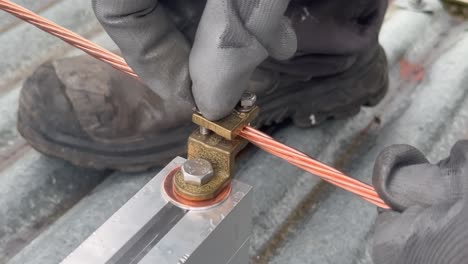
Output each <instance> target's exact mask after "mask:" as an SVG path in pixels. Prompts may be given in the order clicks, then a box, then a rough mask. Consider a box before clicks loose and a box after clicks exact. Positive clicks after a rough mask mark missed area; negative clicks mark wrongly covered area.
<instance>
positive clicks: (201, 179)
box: [182, 159, 214, 186]
mask: <svg viewBox="0 0 468 264" xmlns="http://www.w3.org/2000/svg"><path fill="white" fill-rule="evenodd" d="M182 174H183V175H184V181H185V182H186V183H190V184H194V185H198V186H202V185H204V184H206V183H208V182H209V181H210V180H211V179H212V178H213V175H214V171H213V166H212V165H211V163H210V162H209V161H207V160H204V159H191V160H187V161H186V162H185V163H184V165H182Z"/></svg>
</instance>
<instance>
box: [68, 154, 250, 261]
mask: <svg viewBox="0 0 468 264" xmlns="http://www.w3.org/2000/svg"><path fill="white" fill-rule="evenodd" d="M184 161H185V159H183V158H176V159H175V160H173V161H172V162H171V163H170V164H169V165H167V166H166V167H165V168H164V169H163V170H161V172H160V173H159V174H158V175H156V176H155V177H154V178H153V179H152V180H151V181H150V182H149V183H148V184H146V185H145V186H144V187H143V188H142V189H141V190H140V191H139V192H138V193H137V194H136V195H135V196H133V197H132V198H131V199H130V200H129V201H128V202H127V203H126V204H125V205H124V206H122V207H121V208H120V209H119V210H118V211H117V212H116V213H115V214H114V215H113V216H111V217H110V218H109V219H108V220H107V221H106V222H105V223H104V224H103V225H102V226H101V227H99V228H98V229H97V230H96V231H95V232H94V233H93V234H92V235H91V236H90V237H89V238H88V239H86V240H85V241H84V242H83V243H82V244H81V245H80V246H79V247H78V248H77V249H75V251H73V252H72V253H71V254H70V255H69V256H68V257H67V258H66V259H65V260H63V262H62V263H63V264H82V263H87V264H101V263H102V264H104V263H106V264H107V263H116V264H129V263H140V264H150V263H151V264H154V263H158V264H175V263H178V264H182V263H185V264H224V263H226V264H247V263H249V257H248V247H249V236H250V234H251V228H252V225H251V216H252V192H251V189H252V188H251V187H250V186H248V185H246V184H243V183H241V182H238V181H236V180H233V181H232V183H231V192H230V195H229V196H228V197H227V198H226V200H225V201H224V202H222V203H221V204H219V205H218V206H216V207H213V208H208V209H206V210H185V209H182V208H180V207H178V206H176V205H174V204H172V203H170V202H168V201H166V200H165V199H164V198H163V196H162V194H161V188H162V186H163V182H164V179H165V178H166V176H167V175H169V174H171V173H173V172H174V171H175V170H176V169H177V168H179V167H180V166H181V165H182V164H183V163H184Z"/></svg>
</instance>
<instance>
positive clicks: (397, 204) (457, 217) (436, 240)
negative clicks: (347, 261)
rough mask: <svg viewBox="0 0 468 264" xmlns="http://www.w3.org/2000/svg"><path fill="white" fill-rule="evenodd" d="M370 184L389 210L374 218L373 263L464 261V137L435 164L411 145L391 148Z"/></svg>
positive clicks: (467, 239) (467, 238) (467, 164)
mask: <svg viewBox="0 0 468 264" xmlns="http://www.w3.org/2000/svg"><path fill="white" fill-rule="evenodd" d="M373 184H374V186H375V188H376V190H377V192H378V193H379V194H380V196H381V197H382V199H383V200H384V201H385V202H386V203H387V204H388V205H390V206H391V207H392V208H393V210H388V211H384V212H381V213H380V214H379V216H378V218H377V223H376V227H375V235H374V242H373V243H374V244H373V253H372V257H373V260H374V263H375V264H390V263H392V264H393V263H395V264H461V263H468V141H460V142H458V143H457V144H456V145H455V146H454V147H453V148H452V151H451V153H450V157H449V158H447V159H445V160H442V161H440V162H439V163H437V164H435V165H433V164H430V163H429V162H428V161H427V159H426V158H425V156H424V155H423V154H422V153H421V152H420V151H419V150H417V149H415V148H413V147H411V146H408V145H395V146H391V147H389V148H387V149H386V150H384V151H383V152H382V153H381V154H380V155H379V157H378V158H377V161H376V164H375V168H374V176H373Z"/></svg>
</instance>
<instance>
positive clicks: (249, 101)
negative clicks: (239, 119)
mask: <svg viewBox="0 0 468 264" xmlns="http://www.w3.org/2000/svg"><path fill="white" fill-rule="evenodd" d="M256 102H257V95H255V94H254V93H250V92H245V93H244V94H243V95H242V97H241V100H240V110H241V111H243V112H244V111H245V112H249V111H250V110H252V108H253V107H254V106H255V103H256Z"/></svg>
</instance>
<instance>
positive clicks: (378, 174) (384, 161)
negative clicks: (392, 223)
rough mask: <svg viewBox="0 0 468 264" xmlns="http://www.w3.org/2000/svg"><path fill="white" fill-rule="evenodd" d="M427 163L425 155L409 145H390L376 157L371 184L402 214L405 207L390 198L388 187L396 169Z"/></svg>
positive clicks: (383, 198)
mask: <svg viewBox="0 0 468 264" xmlns="http://www.w3.org/2000/svg"><path fill="white" fill-rule="evenodd" d="M422 163H429V161H428V160H427V159H426V157H425V155H424V154H423V153H422V152H421V151H420V150H418V149H417V148H415V147H413V146H410V145H404V144H401V145H392V146H390V147H387V148H385V149H384V150H383V151H382V152H381V153H380V154H379V156H378V157H377V159H376V161H375V164H374V170H373V175H372V184H373V185H374V188H375V189H376V191H377V193H378V194H379V195H380V197H381V198H382V200H384V201H385V203H386V204H388V205H389V206H390V207H391V208H392V209H393V210H395V211H399V212H402V211H404V210H405V209H406V206H405V205H402V204H400V203H399V202H397V201H398V199H396V198H395V197H393V196H392V194H391V192H390V190H389V185H390V182H391V181H392V177H393V176H394V172H395V170H396V169H398V168H401V167H405V166H410V165H415V164H422Z"/></svg>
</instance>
